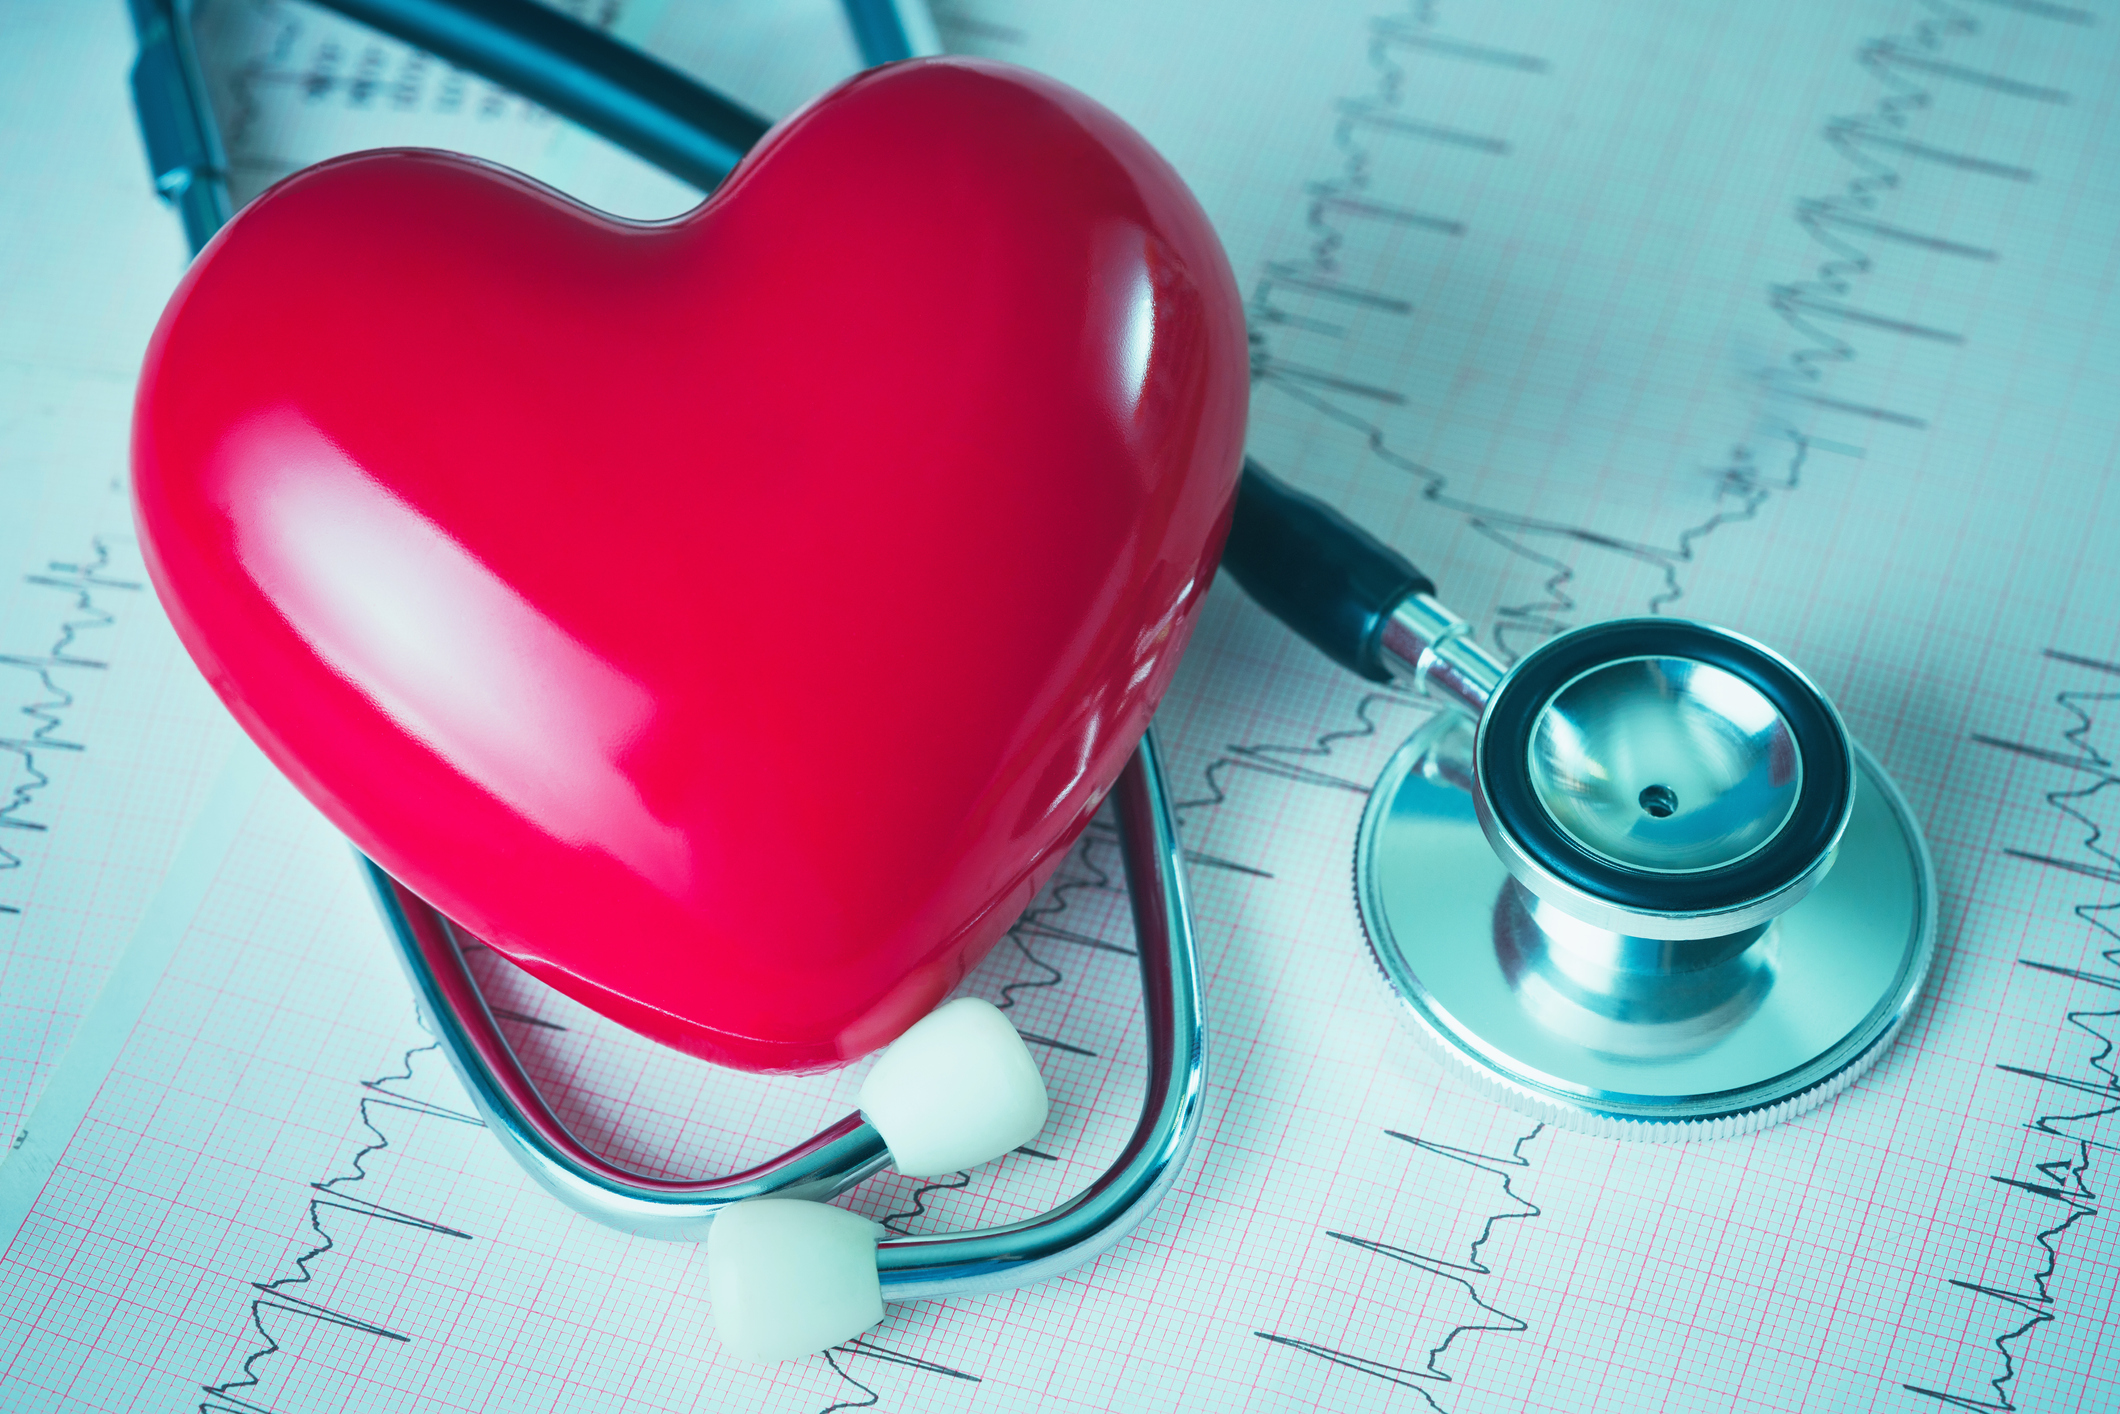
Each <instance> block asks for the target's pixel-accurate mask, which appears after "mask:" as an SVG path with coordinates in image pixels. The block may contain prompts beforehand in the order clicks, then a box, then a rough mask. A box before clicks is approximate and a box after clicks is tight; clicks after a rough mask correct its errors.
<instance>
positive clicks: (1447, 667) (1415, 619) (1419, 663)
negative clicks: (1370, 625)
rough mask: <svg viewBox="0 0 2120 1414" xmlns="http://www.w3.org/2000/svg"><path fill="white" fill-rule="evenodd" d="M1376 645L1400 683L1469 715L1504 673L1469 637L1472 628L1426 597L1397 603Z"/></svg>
mask: <svg viewBox="0 0 2120 1414" xmlns="http://www.w3.org/2000/svg"><path fill="white" fill-rule="evenodd" d="M1378 646H1379V647H1381V648H1382V649H1383V652H1384V661H1385V663H1386V665H1387V666H1389V667H1390V668H1391V669H1392V671H1393V673H1394V674H1395V675H1396V676H1397V678H1398V680H1399V681H1400V682H1401V683H1403V684H1405V685H1406V686H1407V687H1410V688H1412V689H1413V690H1415V691H1416V692H1419V693H1421V694H1423V695H1424V696H1427V697H1432V698H1434V699H1435V700H1436V701H1438V702H1442V703H1444V704H1446V705H1448V706H1451V707H1455V708H1457V709H1458V710H1459V711H1462V712H1469V713H1470V714H1472V715H1473V716H1474V717H1477V716H1479V714H1480V712H1481V710H1482V709H1483V708H1485V707H1486V705H1487V699H1488V698H1490V697H1492V696H1494V690H1495V688H1496V687H1498V686H1499V685H1500V684H1501V681H1502V678H1503V676H1504V675H1505V674H1506V673H1507V671H1508V669H1506V668H1504V667H1503V666H1502V662H1501V660H1500V659H1498V658H1496V657H1495V656H1494V655H1493V654H1492V653H1489V652H1488V651H1487V650H1486V649H1485V648H1482V647H1481V646H1480V643H1479V640H1478V639H1476V638H1474V637H1473V636H1472V625H1471V624H1469V623H1467V622H1466V621H1465V620H1464V619H1462V618H1460V617H1458V615H1457V614H1456V613H1454V612H1453V611H1451V610H1450V609H1448V608H1445V607H1444V606H1443V604H1442V603H1441V602H1439V601H1438V600H1437V599H1436V598H1435V596H1434V595H1432V594H1409V595H1407V596H1406V597H1405V598H1404V599H1402V600H1400V601H1399V604H1398V607H1397V608H1395V609H1393V610H1392V611H1391V616H1390V617H1389V618H1387V619H1386V620H1385V621H1384V632H1383V636H1382V640H1381V642H1380V643H1379V645H1378Z"/></svg>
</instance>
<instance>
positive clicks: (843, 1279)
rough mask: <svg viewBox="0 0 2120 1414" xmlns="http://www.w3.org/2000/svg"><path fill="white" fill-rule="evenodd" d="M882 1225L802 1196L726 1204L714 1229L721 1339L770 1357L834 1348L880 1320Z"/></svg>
mask: <svg viewBox="0 0 2120 1414" xmlns="http://www.w3.org/2000/svg"><path fill="white" fill-rule="evenodd" d="M880 1230H881V1229H879V1228H878V1227H877V1226H876V1224H874V1223H872V1222H870V1221H869V1220H868V1219H867V1218H864V1217H862V1216H860V1215H859V1214H857V1213H850V1212H847V1211H846V1210H845V1209H844V1208H834V1207H830V1206H828V1205H826V1204H823V1203H807V1202H803V1201H802V1200H800V1199H796V1198H754V1199H751V1200H750V1201H749V1202H745V1203H738V1204H736V1205H734V1206H733V1207H729V1208H725V1209H723V1210H722V1212H721V1213H720V1215H719V1216H717V1217H716V1218H715V1219H714V1223H713V1226H711V1227H709V1228H708V1229H707V1294H708V1297H709V1299H710V1300H711V1301H712V1302H713V1306H714V1326H715V1330H716V1331H717V1332H718V1333H719V1334H720V1336H721V1343H722V1348H723V1349H725V1350H727V1351H728V1352H729V1353H730V1354H731V1355H733V1356H735V1357H736V1358H737V1359H739V1360H749V1361H752V1362H754V1363H756V1364H761V1365H765V1364H771V1363H773V1362H774V1361H776V1360H792V1359H794V1358H795V1357H796V1356H798V1355H815V1354H816V1353H817V1352H818V1351H820V1350H829V1349H831V1348H832V1347H833V1346H835V1345H839V1344H842V1343H843V1342H845V1341H849V1340H852V1339H853V1338H854V1337H855V1336H857V1335H860V1334H861V1333H862V1332H863V1331H865V1330H867V1329H868V1328H869V1327H870V1326H873V1325H875V1324H876V1323H877V1322H878V1321H880V1320H882V1319H883V1295H882V1288H881V1287H880V1286H879V1285H878V1283H877V1281H876V1236H877V1233H878V1232H879V1231H880Z"/></svg>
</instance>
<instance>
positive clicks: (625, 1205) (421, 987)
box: [362, 736, 1207, 1301]
mask: <svg viewBox="0 0 2120 1414" xmlns="http://www.w3.org/2000/svg"><path fill="white" fill-rule="evenodd" d="M1112 799H1113V803H1114V809H1115V810H1116V812H1117V815H1118V823H1119V840H1120V849H1121V851H1122V854H1123V857H1124V860H1125V864H1126V880H1127V892H1128V894H1129V896H1130V898H1131V900H1132V903H1133V911H1134V925H1135V931H1136V940H1137V946H1138V950H1139V956H1140V962H1141V994H1142V1008H1143V1013H1144V1022H1145V1025H1146V1029H1147V1032H1148V1037H1147V1040H1148V1056H1149V1065H1148V1074H1147V1077H1146V1087H1147V1094H1146V1097H1145V1100H1144V1103H1143V1106H1142V1113H1141V1119H1140V1122H1139V1123H1138V1124H1136V1125H1135V1127H1134V1131H1133V1134H1132V1135H1131V1136H1130V1137H1129V1138H1128V1140H1127V1142H1126V1145H1125V1147H1124V1148H1123V1149H1122V1150H1121V1151H1120V1153H1119V1155H1118V1156H1117V1157H1116V1158H1115V1159H1113V1161H1112V1162H1111V1164H1110V1166H1109V1167H1107V1168H1106V1169H1105V1171H1104V1172H1103V1173H1102V1174H1100V1175H1099V1176H1098V1177H1097V1178H1096V1179H1095V1180H1093V1181H1092V1182H1091V1183H1090V1185H1089V1186H1088V1187H1087V1188H1085V1189H1084V1190H1083V1191H1082V1192H1080V1193H1078V1194H1076V1195H1075V1196H1074V1197H1072V1198H1070V1199H1068V1200H1067V1201H1066V1202H1064V1203H1062V1204H1060V1205H1059V1206H1058V1207H1056V1208H1054V1209H1053V1210H1051V1211H1050V1212H1047V1213H1045V1214H1043V1215H1041V1216H1039V1217H1036V1218H1031V1219H1028V1220H1026V1221H1023V1222H1017V1223H1010V1224H1007V1225H1005V1226H1002V1227H995V1228H984V1229H980V1230H977V1231H972V1232H955V1233H941V1234H936V1235H933V1236H917V1237H892V1238H886V1239H885V1240H883V1241H882V1242H880V1243H878V1244H877V1247H876V1267H877V1273H878V1278H879V1280H880V1281H881V1283H882V1290H883V1297H884V1299H885V1300H887V1301H916V1300H928V1299H933V1298H938V1297H947V1296H959V1295H970V1294H976V1293H980V1292H988V1291H997V1290H1001V1289H1004V1288H1007V1287H1012V1286H1021V1285H1023V1284H1024V1283H1026V1282H1034V1281H1043V1280H1045V1279H1046V1278H1048V1277H1053V1276H1057V1275H1059V1274H1060V1273H1061V1272H1064V1271H1066V1270H1068V1269H1069V1268H1071V1267H1073V1266H1075V1265H1077V1264H1079V1263H1081V1262H1084V1261H1087V1260H1088V1259H1089V1258H1091V1257H1094V1256H1096V1255H1097V1254H1098V1253H1099V1252H1102V1251H1104V1250H1105V1249H1106V1248H1109V1247H1111V1246H1112V1245H1113V1244H1115V1243H1116V1242H1118V1241H1119V1239H1120V1238H1122V1237H1124V1236H1125V1235H1126V1234H1127V1233H1128V1232H1131V1231H1132V1230H1133V1229H1134V1227H1135V1226H1136V1225H1137V1224H1139V1223H1140V1222H1141V1220H1142V1219H1143V1218H1145V1217H1147V1216H1148V1214H1149V1213H1150V1212H1151V1211H1153V1210H1154V1208H1155V1206H1156V1203H1157V1202H1158V1201H1159V1200H1160V1199H1161V1198H1162V1196H1163V1194H1164V1192H1165V1191H1166V1190H1168V1189H1169V1187H1170V1186H1171V1184H1172V1183H1174V1182H1175V1181H1176V1180H1177V1176H1178V1170H1179V1168H1180V1167H1181V1166H1182V1165H1183V1163H1184V1162H1185V1157H1186V1155H1187V1154H1188V1153H1190V1152H1191V1150H1192V1145H1193V1140H1194V1138H1195V1137H1196V1136H1197V1135H1198V1132H1199V1127H1200V1119H1201V1115H1202V1113H1203V1102H1204V1099H1205V1094H1206V1083H1207V1076H1206V1067H1207V1043H1206V1028H1205V1023H1204V1022H1203V1020H1202V1014H1201V1013H1202V1004H1201V992H1200V976H1199V968H1198V966H1197V964H1196V962H1195V958H1194V948H1193V936H1192V923H1191V910H1190V908H1189V906H1188V902H1187V893H1188V890H1187V887H1186V883H1185V874H1184V866H1183V864H1182V862H1181V854H1180V846H1179V842H1178V831H1177V820H1176V817H1175V816H1174V815H1173V814H1172V812H1171V808H1170V797H1169V793H1168V790H1167V789H1166V787H1165V784H1164V777H1163V769H1162V765H1161V763H1160V762H1159V760H1158V758H1157V756H1156V750H1155V743H1154V740H1153V738H1152V737H1149V736H1144V737H1143V738H1142V740H1141V744H1140V746H1139V747H1137V748H1136V749H1135V752H1134V757H1133V759H1132V760H1131V761H1130V762H1128V763H1127V766H1126V769H1125V770H1124V771H1123V772H1122V773H1121V774H1120V777H1119V781H1118V786H1117V789H1115V790H1114V791H1113V794H1112ZM362 864H363V867H364V872H365V873H366V875H367V879H368V883H369V886H370V888H371V889H372V890H373V891H374V893H375V896H376V902H377V905H378V906H379V907H380V909H381V911H382V914H383V919H384V922H385V924H386V925H387V928H388V931H389V933H390V936H391V940H392V941H393V942H394V943H395V944H396V945H397V950H398V953H399V956H400V959H401V960H402V961H403V962H404V964H405V968H406V972H407V973H408V974H409V976H410V977H411V980H412V986H413V992H414V995H415V997H417V999H418V1001H419V1004H420V1013H421V1016H422V1019H423V1020H424V1021H425V1023H426V1024H427V1027H428V1029H429V1030H430V1031H432V1032H433V1033H434V1035H435V1038H436V1039H437V1040H438V1041H439V1042H440V1043H441V1048H442V1051H443V1053H444V1054H445V1055H446V1056H447V1057H448V1058H449V1061H450V1063H451V1065H452V1067H453V1068H454V1069H455V1070H456V1073H457V1076H458V1078H459V1079H461V1080H462V1081H463V1083H464V1087H465V1089H466V1090H467V1091H469V1092H470V1095H471V1100H472V1103H473V1105H474V1106H475V1107H476V1108H477V1110H478V1112H479V1115H480V1117H481V1118H482V1119H484V1121H485V1123H486V1126H487V1128H489V1129H491V1130H492V1131H493V1133H494V1136H495V1137H496V1138H498V1139H499V1140H500V1141H501V1144H502V1145H503V1147H505V1148H506V1149H507V1150H508V1152H509V1153H510V1154H511V1155H513V1156H514V1157H515V1159H516V1161H517V1162H519V1163H520V1164H522V1166H523V1168H524V1169H525V1171H527V1172H528V1173H529V1175H530V1176H531V1178H533V1179H534V1180H536V1182H537V1183H538V1185H539V1186H540V1187H542V1188H543V1189H545V1191H546V1192H548V1193H550V1194H552V1196H553V1197H555V1198H557V1199H559V1200H560V1201H561V1202H562V1203H565V1204H566V1205H567V1206H568V1207H570V1208H572V1209H574V1210H575V1211H576V1212H578V1213H581V1214H583V1215H584V1216H586V1217H590V1218H593V1219H595V1220H596V1221H598V1222H600V1223H603V1224H605V1225H606V1226H608V1227H614V1228H617V1229H619V1230H620V1231H622V1232H631V1233H636V1234H638V1235H640V1236H643V1237H655V1238H665V1239H673V1240H688V1241H699V1240H702V1239H704V1238H705V1236H706V1234H707V1230H708V1228H709V1227H710V1226H711V1225H712V1223H713V1221H714V1218H715V1215H716V1214H718V1213H720V1212H721V1211H722V1210H723V1209H724V1208H727V1207H728V1206H729V1205H730V1204H732V1203H738V1202H741V1201H743V1200H744V1199H747V1198H765V1197H772V1198H808V1199H815V1200H823V1199H826V1198H830V1197H832V1196H833V1195H834V1194H838V1193H843V1192H845V1191H846V1190H847V1189H849V1188H852V1187H853V1186H854V1185H856V1184H858V1183H860V1182H861V1181H862V1180H864V1179H866V1178H868V1177H870V1176H871V1175H872V1174H875V1173H877V1172H879V1171H881V1170H882V1169H883V1168H885V1167H886V1166H887V1165H888V1164H889V1163H890V1159H891V1156H890V1152H889V1150H888V1149H887V1148H885V1146H884V1142H883V1137H882V1136H881V1135H880V1134H878V1133H877V1132H876V1129H875V1127H874V1126H873V1125H871V1124H870V1123H868V1121H867V1120H865V1119H863V1118H862V1116H861V1115H859V1114H850V1115H848V1116H846V1117H845V1118H844V1119H842V1120H840V1121H839V1122H838V1123H836V1124H834V1125H832V1126H830V1127H829V1128H827V1129H825V1130H823V1131H821V1132H820V1133H818V1134H816V1135H814V1136H812V1137H811V1138H810V1139H808V1140H805V1141H804V1142H803V1143H801V1144H798V1145H796V1146H795V1147H794V1148H792V1149H790V1150H788V1151H787V1152H786V1153H784V1154H781V1155H779V1156H778V1157H777V1158H773V1159H769V1160H767V1161H766V1162H765V1163H762V1164H759V1165H756V1166H754V1167H752V1168H748V1169H745V1170H743V1171H742V1172H740V1173H734V1174H729V1175H726V1176H723V1177H718V1178H704V1179H667V1178H657V1177H653V1176H651V1175H646V1174H640V1173H635V1172H633V1171H631V1170H629V1169H625V1168H622V1167H620V1166H619V1165H617V1164H614V1163H612V1162H610V1161H609V1160H608V1159H605V1158H604V1157H602V1156H601V1155H599V1154H597V1153H596V1152H595V1151H594V1150H592V1149H590V1148H589V1147H588V1146H587V1145H585V1144H583V1143H582V1142H581V1140H580V1139H578V1138H577V1137H576V1136H575V1135H574V1134H573V1133H572V1132H571V1131H570V1130H569V1129H568V1128H567V1127H566V1125H565V1123H564V1122H563V1121H561V1119H560V1118H559V1116H558V1115H557V1114H556V1113H554V1111H553V1109H552V1107H551V1105H550V1104H549V1103H547V1101H546V1100H545V1098H544V1096H543V1095H541V1094H540V1093H539V1092H538V1089H537V1085H536V1082H535V1081H533V1080H532V1079H531V1078H530V1075H529V1073H528V1072H527V1071H526V1070H525V1069H524V1068H523V1064H522V1061H521V1060H520V1059H519V1058H518V1057H517V1056H516V1054H515V1051H514V1048H513V1047H511V1046H510V1045H509V1044H508V1040H507V1037H506V1036H505V1035H503V1034H502V1032H501V1029H500V1024H499V1023H498V1022H497V1021H496V1020H495V1019H494V1015H493V1011H492V1009H491V1007H489V1006H488V1005H487V1003H486V1000H485V998H484V996H483V995H482V994H481V993H480V991H479V988H478V983H477V979H476V978H474V977H473V976H472V974H471V969H470V967H469V966H468V965H467V964H466V962H465V960H464V952H463V940H462V938H461V937H460V936H459V935H458V932H457V929H456V927H455V925H454V924H452V923H451V922H450V921H449V920H448V919H447V918H445V917H444V916H443V915H442V914H440V913H439V912H437V911H436V910H435V909H434V908H432V907H431V906H429V905H428V904H426V903H425V902H424V901H422V900H421V899H420V898H418V897H417V896H416V895H414V894H413V893H412V892H411V891H410V890H408V889H406V888H405V887H404V886H403V885H402V884H400V883H398V882H397V881H396V880H395V879H393V878H391V876H390V875H389V874H388V873H386V872H384V871H383V870H382V869H381V868H379V867H378V866H377V865H375V864H374V863H373V862H371V861H368V860H366V859H363V860H362Z"/></svg>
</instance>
